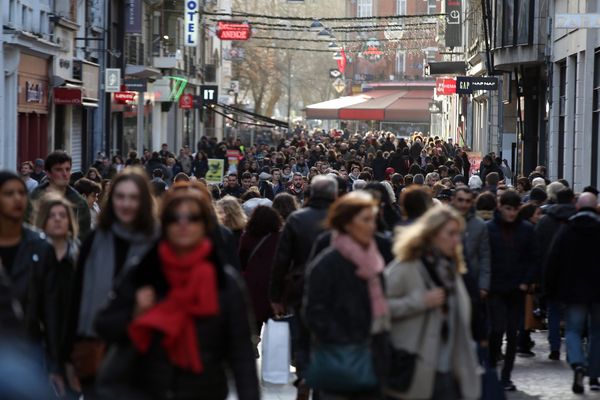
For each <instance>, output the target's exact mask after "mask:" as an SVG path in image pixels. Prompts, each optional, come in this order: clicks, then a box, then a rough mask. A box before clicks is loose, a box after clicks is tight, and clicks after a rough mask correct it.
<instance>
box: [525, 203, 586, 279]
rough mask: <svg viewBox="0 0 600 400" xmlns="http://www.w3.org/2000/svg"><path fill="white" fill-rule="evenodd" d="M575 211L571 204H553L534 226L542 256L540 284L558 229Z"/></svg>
mask: <svg viewBox="0 0 600 400" xmlns="http://www.w3.org/2000/svg"><path fill="white" fill-rule="evenodd" d="M576 212H577V210H576V209H575V206H574V205H573V204H554V205H551V206H550V207H548V209H547V210H546V215H544V216H543V217H542V218H541V219H540V220H539V222H538V223H537V224H536V226H535V237H536V241H537V243H538V248H539V249H540V255H541V256H542V269H541V273H542V282H543V279H544V277H545V272H546V265H547V261H548V255H549V254H550V250H551V249H552V241H553V240H554V236H556V234H557V233H558V231H559V230H560V228H561V227H562V226H563V225H565V224H566V223H567V222H568V220H569V218H571V217H572V216H573V215H574V214H575V213H576Z"/></svg>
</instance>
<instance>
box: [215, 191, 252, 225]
mask: <svg viewBox="0 0 600 400" xmlns="http://www.w3.org/2000/svg"><path fill="white" fill-rule="evenodd" d="M217 207H220V208H221V209H222V210H223V214H224V215H225V216H224V218H223V221H221V223H222V224H223V225H225V226H226V227H228V228H229V229H231V230H232V231H241V230H244V228H245V227H246V222H247V221H248V219H247V217H246V214H244V210H243V209H242V206H240V202H239V201H238V199H236V198H235V197H233V196H225V197H223V198H222V199H221V200H219V201H217Z"/></svg>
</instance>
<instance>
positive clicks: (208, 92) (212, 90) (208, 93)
mask: <svg viewBox="0 0 600 400" xmlns="http://www.w3.org/2000/svg"><path fill="white" fill-rule="evenodd" d="M200 96H202V102H203V104H205V105H209V104H216V103H217V102H218V100H219V87H218V86H217V85H202V86H200Z"/></svg>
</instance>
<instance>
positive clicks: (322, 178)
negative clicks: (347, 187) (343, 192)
mask: <svg viewBox="0 0 600 400" xmlns="http://www.w3.org/2000/svg"><path fill="white" fill-rule="evenodd" d="M337 193H338V183H337V180H336V179H335V178H334V177H332V176H328V175H317V176H315V177H314V178H313V179H312V182H311V183H310V197H311V198H314V199H317V198H318V199H328V200H335V199H336V197H337Z"/></svg>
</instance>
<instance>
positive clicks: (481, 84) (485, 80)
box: [456, 76, 498, 94]
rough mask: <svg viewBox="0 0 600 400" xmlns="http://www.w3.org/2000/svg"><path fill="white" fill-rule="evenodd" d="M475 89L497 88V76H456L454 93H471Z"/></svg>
mask: <svg viewBox="0 0 600 400" xmlns="http://www.w3.org/2000/svg"><path fill="white" fill-rule="evenodd" d="M477 90H498V78H496V77H494V76H482V77H480V76H458V77H456V93H458V94H472V93H473V92H474V91H477Z"/></svg>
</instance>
